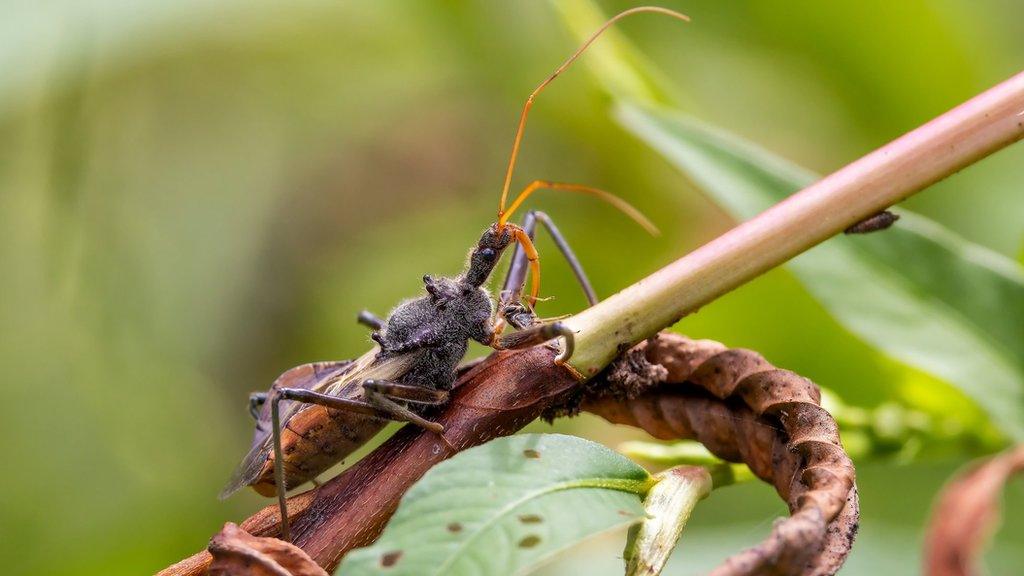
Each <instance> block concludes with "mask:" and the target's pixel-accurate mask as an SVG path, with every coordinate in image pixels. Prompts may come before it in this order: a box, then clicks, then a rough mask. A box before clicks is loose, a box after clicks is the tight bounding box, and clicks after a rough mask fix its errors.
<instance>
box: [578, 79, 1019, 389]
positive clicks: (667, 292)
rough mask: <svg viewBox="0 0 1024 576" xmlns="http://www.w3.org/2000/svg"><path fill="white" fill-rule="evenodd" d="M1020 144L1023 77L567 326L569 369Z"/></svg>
mask: <svg viewBox="0 0 1024 576" xmlns="http://www.w3.org/2000/svg"><path fill="white" fill-rule="evenodd" d="M1022 137H1024V73H1019V74H1017V75H1016V76H1013V77H1012V78H1010V79H1009V80H1006V81H1005V82H1003V83H1001V84H999V85H997V86H995V87H994V88H991V89H989V90H988V91H986V92H983V93H982V94H980V95H978V96H976V97H974V98H972V99H971V100H968V101H967V102H965V103H964V104H961V105H960V106H958V107H956V108H954V109H953V110H950V111H949V112H946V113H945V114H943V115H942V116H939V117H938V118H936V119H934V120H932V121H931V122H929V123H927V124H925V125H923V126H921V127H919V128H917V129H916V130H914V131H912V132H910V133H908V134H906V135H904V136H902V137H900V138H898V139H896V140H894V141H893V142H890V143H889V144H887V145H885V146H883V147H881V148H879V149H878V150H876V151H874V152H872V153H870V154H868V155H867V156H865V157H863V158H861V159H860V160H857V161H855V162H853V163H852V164H849V165H847V166H846V167H844V168H842V169H840V170H839V171H837V172H835V173H833V174H832V175H830V176H827V177H825V178H823V179H822V180H819V181H818V182H816V183H814V184H812V185H811V186H809V187H807V188H805V189H804V190H802V191H800V192H797V193H796V194H794V195H793V196H791V197H789V198H788V199H786V200H785V201H783V202H780V203H779V204H776V205H775V206H773V207H772V208H770V209H768V210H766V211H765V212H763V213H761V214H760V215H758V216H757V217H755V218H753V219H751V220H749V221H747V222H744V223H743V224H740V225H739V226H736V227H735V228H733V229H732V230H730V231H729V232H726V233H725V234H723V235H722V236H719V237H718V238H716V239H715V240H712V241H711V242H708V243H707V244H705V245H704V246H702V247H700V248H698V249H697V250H695V251H693V252H691V253H689V254H687V255H686V256H684V257H682V258H680V259H679V260H676V261H675V262H673V263H671V264H669V265H668V266H665V267H664V268H662V269H661V270H659V271H657V272H655V273H654V274H651V275H650V276H648V277H647V278H644V279H643V280H641V281H639V282H637V283H636V284H633V285H632V286H630V287H628V288H626V289H624V290H622V291H621V292H619V293H618V294H615V295H614V296H612V297H611V298H608V299H606V300H604V301H603V302H601V303H599V304H597V305H596V306H593V307H591V308H588V309H587V310H584V311H583V312H581V313H579V314H577V315H575V316H573V317H571V318H568V319H566V320H565V321H564V322H565V323H566V324H567V325H568V326H569V328H570V329H572V330H573V331H574V332H575V333H576V351H575V353H574V355H573V357H572V359H571V360H570V362H569V364H570V365H571V366H572V367H573V368H575V369H576V370H577V371H578V372H579V373H580V374H582V375H583V376H585V377H588V378H589V377H591V376H593V375H594V374H596V373H597V372H599V371H600V370H601V369H602V368H604V366H606V365H607V364H608V362H610V361H611V360H612V359H613V358H614V357H615V356H616V355H617V354H618V353H619V352H620V351H621V350H622V348H623V347H625V346H631V345H633V344H635V343H637V342H639V341H641V340H643V339H645V338H648V337H650V336H652V335H654V334H655V333H657V332H658V331H659V330H662V329H664V328H666V327H668V326H671V325H672V324H674V323H675V322H677V321H678V320H679V319H680V318H682V317H683V316H685V315H686V314H689V313H691V312H694V311H695V310H697V309H698V308H700V307H701V306H703V305H705V304H707V303H709V302H711V301H712V300H714V299H715V298H717V297H719V296H721V295H723V294H725V293H726V292H729V291H730V290H733V289H734V288H736V287H738V286H740V285H742V284H744V283H746V282H749V281H750V280H752V279H753V278H756V277H757V276H758V275H760V274H762V273H764V272H766V271H767V270H770V269H771V268H774V267H776V266H778V265H780V264H782V263H784V262H786V261H787V260H789V259H791V258H793V257H794V256H797V255H798V254H800V253H802V252H804V251H805V250H808V249H810V248H812V247H813V246H815V245H817V244H818V243H820V242H823V241H825V240H827V239H828V238H829V237H831V236H833V235H835V234H838V233H840V232H842V231H843V230H844V229H846V228H847V227H849V226H850V225H852V224H854V223H856V222H859V221H860V220H863V219H864V218H867V217H869V216H872V215H874V214H877V213H878V212H880V211H881V210H883V209H885V208H888V207H889V206H892V205H893V204H895V203H897V202H899V201H901V200H903V199H905V198H907V197H908V196H910V195H912V194H914V193H915V192H918V191H920V190H922V189H923V188H925V187H927V186H928V185H930V184H933V183H935V182H937V181H939V180H941V179H943V178H945V177H946V176H949V175H950V174H953V173H954V172H956V171H958V170H960V169H962V168H964V167H966V166H969V165H970V164H972V163H974V162H976V161H978V160H980V159H981V158H984V157H985V156H987V155H989V154H991V153H993V152H995V151H996V150H999V149H1000V148H1003V147H1005V146H1007V145H1009V144H1011V143H1013V142H1016V141H1017V140H1019V139H1021V138H1022Z"/></svg>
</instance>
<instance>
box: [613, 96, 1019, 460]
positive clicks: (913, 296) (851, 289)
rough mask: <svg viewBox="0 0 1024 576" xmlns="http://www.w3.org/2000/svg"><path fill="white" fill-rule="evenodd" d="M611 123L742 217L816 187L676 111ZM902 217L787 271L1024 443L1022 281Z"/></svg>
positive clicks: (983, 253) (836, 242)
mask: <svg viewBox="0 0 1024 576" xmlns="http://www.w3.org/2000/svg"><path fill="white" fill-rule="evenodd" d="M617 117H618V119H619V120H620V122H622V124H623V125H624V126H625V127H627V129H629V130H631V131H632V132H633V133H634V134H636V135H637V136H638V137H639V138H641V139H642V140H644V141H645V142H647V143H648V144H650V145H651V146H652V147H653V148H654V149H656V150H658V151H659V152H661V153H662V154H663V155H664V156H665V157H666V158H667V159H668V160H669V161H670V162H672V163H673V164H674V165H675V166H677V167H678V168H679V169H680V170H682V171H683V172H684V173H686V174H687V175H688V176H690V177H691V178H693V179H694V181H696V182H697V183H698V184H699V185H700V186H701V188H702V189H704V190H706V191H707V192H708V193H709V194H710V195H711V196H712V197H713V198H715V200H716V201H718V202H719V204H720V205H722V207H723V208H725V209H726V210H728V211H729V212H730V213H731V214H733V215H735V216H736V217H737V218H740V219H747V218H751V217H753V216H755V215H756V214H758V213H759V212H761V211H763V210H765V209H767V208H768V207H770V206H771V205H773V204H775V203H777V202H780V201H782V200H783V199H785V198H786V196H788V195H789V194H791V193H793V192H795V191H797V190H799V189H800V188H802V187H804V186H806V185H808V184H810V183H811V182H813V181H814V180H816V179H817V176H815V175H813V174H811V173H809V172H807V171H804V170H802V169H800V168H798V167H796V166H795V165H792V164H789V163H787V162H785V161H783V160H782V159H780V158H777V157H774V156H772V155H771V154H769V153H768V152H767V151H764V150H761V149H758V148H756V147H754V146H753V145H752V144H750V143H747V142H743V141H741V140H739V139H738V138H736V137H734V136H731V135H728V134H725V133H723V132H721V131H719V130H715V129H713V128H711V127H709V126H707V125H705V124H703V123H701V122H699V121H697V120H695V119H693V118H690V117H687V116H685V115H682V114H679V113H673V112H669V111H665V110H655V109H649V110H645V109H642V108H639V107H636V106H631V105H629V104H623V105H622V106H621V108H620V109H619V112H618V114H617ZM900 216H901V219H900V220H899V222H898V223H897V224H896V225H895V226H894V227H893V228H891V229H890V230H887V231H885V232H884V233H876V234H872V235H871V236H867V237H861V236H852V237H837V238H833V239H830V240H828V241H826V242H825V243H823V244H822V245H820V246H818V247H816V248H814V249H812V250H810V251H808V252H807V253H805V254H803V255H801V256H799V257H797V258H795V259H794V260H793V261H792V262H791V263H789V264H788V266H789V268H790V269H791V270H793V272H794V273H795V274H796V275H797V277H798V278H799V279H800V280H801V281H802V282H803V284H804V286H806V287H807V289H808V290H809V291H810V292H811V293H812V294H814V295H815V296H816V297H817V298H818V299H819V300H820V301H821V302H822V304H824V306H825V307H826V308H827V309H828V310H829V311H830V312H831V313H832V314H834V315H835V317H836V318H837V319H838V320H839V321H840V322H841V323H842V324H843V325H844V326H845V327H847V328H848V329H849V330H850V331H852V332H853V333H854V334H857V335H858V336H860V337H861V338H863V339H864V340H865V341H867V342H869V343H870V344H872V345H873V346H875V347H877V348H878V349H879V350H881V351H882V352H884V353H885V354H888V355H890V356H892V357H894V358H896V359H899V360H901V361H903V362H905V363H907V364H909V365H911V366H914V367H916V368H918V369H920V370H923V371H925V372H928V373H931V374H934V375H935V376H938V377H939V378H942V379H943V380H945V381H947V382H950V383H952V384H954V385H955V386H957V387H959V388H960V390H962V391H963V392H964V393H965V394H967V395H968V396H969V397H970V398H971V399H972V400H973V401H974V402H976V403H977V404H978V405H980V406H981V407H983V408H984V409H985V411H986V412H987V413H988V415H989V417H991V418H992V419H993V421H994V422H995V423H996V425H997V426H999V428H1000V429H1001V430H1002V431H1003V432H1005V433H1006V434H1007V435H1009V436H1011V437H1013V438H1015V439H1017V440H1021V439H1024V274H1022V273H1021V270H1020V268H1019V267H1018V266H1017V265H1016V263H1014V262H1013V261H1012V260H1009V259H1007V258H1004V257H1002V256H1000V255H998V254H995V253H993V252H991V251H988V250H985V249H983V248H982V247H980V246H977V245H974V244H971V243H970V242H968V241H966V240H964V239H962V238H959V237H957V236H955V235H954V234H952V233H951V232H949V231H947V230H945V229H944V228H942V227H941V226H939V225H938V224H936V223H934V222H932V221H930V220H928V219H927V218H924V217H921V216H918V215H916V214H912V213H910V212H907V211H905V210H901V211H900ZM823 217H824V215H823ZM935 392H936V393H938V391H935ZM976 424H978V425H980V424H982V423H981V422H978V423H976Z"/></svg>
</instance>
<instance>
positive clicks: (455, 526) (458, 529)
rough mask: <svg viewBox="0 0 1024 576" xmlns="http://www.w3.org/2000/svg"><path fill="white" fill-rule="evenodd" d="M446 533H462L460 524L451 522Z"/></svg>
mask: <svg viewBox="0 0 1024 576" xmlns="http://www.w3.org/2000/svg"><path fill="white" fill-rule="evenodd" d="M448 531H449V532H451V533H453V534H454V533H456V532H462V524H459V523H458V522H452V523H451V524H449V525H448Z"/></svg>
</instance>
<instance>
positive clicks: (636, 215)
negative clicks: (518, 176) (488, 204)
mask: <svg viewBox="0 0 1024 576" xmlns="http://www.w3.org/2000/svg"><path fill="white" fill-rule="evenodd" d="M545 189H549V190H566V191H568V192H580V193H582V194H590V195H591V196H597V197H598V198H600V199H601V200H604V201H605V202H607V203H609V204H611V205H612V206H614V207H615V208H618V209H619V211H621V212H622V213H624V214H625V215H626V216H629V217H630V218H632V219H633V221H634V222H636V223H637V224H639V225H640V226H642V227H643V228H644V230H647V232H649V233H650V234H652V235H654V236H657V235H658V234H660V233H661V232H660V231H659V230H658V227H657V226H655V225H654V223H653V222H651V221H650V220H648V219H647V217H646V216H644V215H643V213H641V212H640V211H639V210H637V209H636V208H635V207H634V206H633V205H632V204H630V203H629V202H626V201H625V200H623V199H622V198H619V197H618V196H616V195H614V194H612V193H611V192H606V191H604V190H600V189H598V188H591V187H590V186H583V185H582V184H567V183H565V182H548V181H547V180H534V181H533V182H531V183H530V185H529V186H527V187H526V188H524V189H523V191H522V192H520V193H519V195H518V196H516V199H515V200H513V201H512V204H510V205H509V207H508V210H506V211H505V212H504V213H503V214H501V215H500V216H498V226H499V227H503V226H505V224H506V223H507V222H508V219H509V218H510V217H511V216H512V215H513V214H514V213H515V211H516V209H517V208H519V206H520V205H521V204H522V203H523V202H525V201H526V199H527V198H529V197H530V195H531V194H533V193H534V192H536V191H537V190H545Z"/></svg>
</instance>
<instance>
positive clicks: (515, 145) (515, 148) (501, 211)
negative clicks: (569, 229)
mask: <svg viewBox="0 0 1024 576" xmlns="http://www.w3.org/2000/svg"><path fill="white" fill-rule="evenodd" d="M640 12H653V13H658V14H665V15H666V16H671V17H673V18H677V19H679V20H682V21H684V22H689V21H690V17H689V16H687V15H685V14H681V13H679V12H676V11H675V10H669V9H668V8H661V7H659V6H638V7H636V8H630V9H629V10H625V11H623V12H619V13H618V14H616V15H615V16H612V17H611V18H610V19H609V20H608V21H607V22H605V23H604V24H602V25H601V27H600V28H598V29H597V31H596V32H594V33H593V34H591V35H590V37H589V38H587V40H586V41H585V42H583V44H582V45H580V47H579V48H577V49H576V52H574V53H573V55H572V56H569V59H568V60H566V61H565V62H563V63H562V65H561V66H559V67H558V68H557V69H555V71H554V72H553V73H552V74H551V75H550V76H548V77H547V78H546V79H545V80H544V81H543V82H541V83H540V85H539V86H537V87H536V88H534V90H533V92H531V93H530V96H529V97H528V98H527V99H526V104H525V105H523V111H522V113H521V114H520V115H519V128H517V129H516V138H515V140H513V142H512V156H511V157H510V158H509V159H508V170H507V171H506V172H505V184H504V185H503V186H502V189H501V201H500V202H499V203H498V218H499V222H501V225H504V220H505V219H503V218H502V216H504V215H505V201H506V200H507V199H508V190H509V187H510V186H511V184H512V172H513V170H514V169H515V166H516V157H517V156H518V155H519V144H520V143H521V142H522V140H523V130H524V128H526V117H527V115H529V113H530V108H531V107H532V106H533V100H534V99H535V98H536V97H537V95H538V94H540V93H541V91H543V90H544V88H546V87H547V85H548V84H550V83H551V82H552V81H554V79H555V78H558V76H559V75H561V74H562V72H565V70H566V69H567V68H568V67H569V66H570V65H571V64H572V63H573V62H575V61H576V59H577V58H579V57H580V55H581V54H583V52H584V51H585V50H586V49H587V48H588V47H590V45H591V44H593V43H594V40H597V38H598V36H600V35H601V34H602V33H603V32H604V31H605V30H607V29H608V28H609V27H611V25H612V24H615V23H616V22H618V21H619V20H622V19H623V18H625V17H626V16H630V15H632V14H637V13H640ZM606 194H607V193H606Z"/></svg>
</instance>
